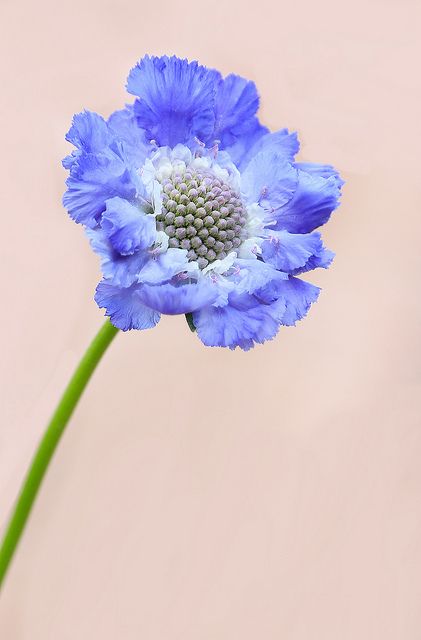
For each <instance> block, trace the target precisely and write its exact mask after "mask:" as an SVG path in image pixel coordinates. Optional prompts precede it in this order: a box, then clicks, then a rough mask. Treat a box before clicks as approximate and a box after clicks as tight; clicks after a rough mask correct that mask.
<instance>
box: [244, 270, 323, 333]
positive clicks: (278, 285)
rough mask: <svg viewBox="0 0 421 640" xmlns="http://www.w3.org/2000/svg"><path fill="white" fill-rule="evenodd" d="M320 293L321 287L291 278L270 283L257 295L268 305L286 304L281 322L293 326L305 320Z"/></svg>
mask: <svg viewBox="0 0 421 640" xmlns="http://www.w3.org/2000/svg"><path fill="white" fill-rule="evenodd" d="M319 293H320V288H319V287H316V286H314V285H313V284H310V283H309V282H305V281H304V280H300V279H299V278H293V277H290V278H289V279H288V280H284V281H282V282H276V281H272V282H270V283H269V284H267V285H266V286H265V287H263V288H262V289H261V290H260V291H257V292H256V294H255V295H256V298H259V299H260V300H261V302H263V303H266V304H270V303H272V302H275V301H282V302H284V303H285V314H284V315H283V317H282V321H281V322H282V324H283V325H286V326H291V325H295V323H296V322H297V321H298V320H301V319H302V318H304V316H305V315H306V314H307V312H308V310H309V308H310V306H311V305H312V304H313V302H316V300H317V298H318V297H319Z"/></svg>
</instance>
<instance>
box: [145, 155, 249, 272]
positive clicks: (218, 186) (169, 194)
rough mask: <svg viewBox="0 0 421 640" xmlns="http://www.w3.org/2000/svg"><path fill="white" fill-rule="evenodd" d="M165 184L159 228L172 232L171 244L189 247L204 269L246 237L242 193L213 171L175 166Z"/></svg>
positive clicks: (170, 235) (245, 214)
mask: <svg viewBox="0 0 421 640" xmlns="http://www.w3.org/2000/svg"><path fill="white" fill-rule="evenodd" d="M162 188H163V206H162V212H161V213H160V214H159V215H157V216H156V221H157V230H158V231H165V233H166V234H167V235H168V236H169V238H170V240H169V243H168V244H169V246H170V247H175V248H181V249H187V251H188V254H187V256H188V258H189V260H195V261H197V263H198V265H199V267H200V268H201V269H204V268H205V267H206V266H207V265H208V264H209V263H211V262H214V261H215V260H218V259H219V260H223V259H224V258H225V257H226V256H227V254H228V253H229V252H230V251H232V250H235V249H237V248H238V247H239V246H240V244H241V243H242V242H243V240H244V239H245V238H246V231H245V224H246V219H247V217H246V216H247V213H246V210H245V207H244V206H243V203H242V201H241V198H240V195H239V194H238V193H237V192H236V191H234V190H233V188H232V187H231V186H230V185H228V184H226V183H225V182H223V181H222V180H220V179H218V178H217V177H216V176H215V175H214V174H213V173H211V172H210V171H203V170H199V169H195V168H193V167H187V168H186V171H185V172H184V173H181V172H180V171H177V170H175V169H174V170H173V172H172V174H171V175H170V176H169V177H167V178H164V179H163V180H162Z"/></svg>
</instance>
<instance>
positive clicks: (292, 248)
mask: <svg viewBox="0 0 421 640" xmlns="http://www.w3.org/2000/svg"><path fill="white" fill-rule="evenodd" d="M262 258H263V260H264V261H265V262H267V263H269V264H271V265H272V266H273V267H274V268H275V269H279V270H280V271H284V272H285V273H291V274H295V273H302V272H303V271H309V270H310V269H315V268H316V266H317V267H325V268H326V267H328V266H329V264H330V263H331V262H332V259H333V254H332V252H331V251H328V250H327V249H325V248H324V247H323V243H322V239H321V236H320V233H318V232H316V231H314V232H313V233H307V234H300V233H289V232H288V231H272V232H270V238H269V239H268V240H265V241H264V242H263V244H262Z"/></svg>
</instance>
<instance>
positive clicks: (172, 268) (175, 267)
mask: <svg viewBox="0 0 421 640" xmlns="http://www.w3.org/2000/svg"><path fill="white" fill-rule="evenodd" d="M192 271H198V267H197V263H195V262H189V260H188V258H187V251H186V250H185V249H172V248H170V249H167V251H165V252H164V253H160V254H158V255H156V256H153V257H151V258H150V259H149V260H148V262H147V263H146V264H145V266H144V267H143V268H142V270H141V271H140V273H139V282H144V283H145V284H153V285H155V284H161V283H164V282H169V280H171V279H172V278H173V277H174V276H176V275H177V274H179V273H188V272H192Z"/></svg>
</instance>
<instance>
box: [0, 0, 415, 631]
mask: <svg viewBox="0 0 421 640" xmlns="http://www.w3.org/2000/svg"><path fill="white" fill-rule="evenodd" d="M420 13H421V12H420V5H419V3H418V2H416V1H415V0H414V1H411V0H399V1H398V0H378V1H375V0H353V2H346V3H345V2H338V1H337V0H319V1H317V2H313V1H310V0H305V1H304V2H279V1H277V2H276V1H275V0H260V1H259V2H256V3H253V4H252V5H250V6H249V8H246V3H245V2H244V0H242V1H241V2H240V0H236V1H228V2H224V3H218V2H213V3H211V2H209V3H199V2H193V1H192V0H184V2H169V1H168V0H162V1H161V2H147V3H146V2H141V0H138V1H136V2H135V1H134V0H130V1H129V0H126V1H121V2H117V1H116V0H94V1H92V0H90V1H86V0H73V1H72V2H61V1H60V2H57V1H53V0H51V1H49V0H38V1H37V2H35V1H30V0H27V1H26V2H18V1H14V2H12V1H11V0H10V1H7V0H2V2H1V4H0V23H1V25H2V36H1V39H0V46H1V49H2V51H1V56H0V64H1V89H2V101H1V106H0V108H1V112H2V114H1V122H2V125H3V127H2V129H3V131H2V135H1V154H0V162H1V165H2V166H1V175H2V184H3V186H2V189H1V199H2V206H1V212H2V217H1V220H2V224H1V238H2V242H1V246H2V250H1V261H2V265H1V266H2V309H3V312H2V315H1V323H2V332H1V338H0V339H1V345H0V349H1V368H2V376H3V378H2V381H1V390H2V395H3V396H4V399H3V402H2V408H1V412H2V416H1V429H0V522H1V523H4V521H5V519H6V518H7V515H8V513H9V510H10V507H11V504H12V502H13V499H14V497H15V495H16V492H17V490H18V487H19V484H20V480H21V477H22V475H23V473H24V470H25V468H26V465H27V463H28V460H29V459H30V456H31V454H32V451H33V449H34V446H35V443H36V441H37V438H38V437H39V435H40V433H41V431H42V429H43V427H44V424H45V422H46V420H47V418H48V416H49V415H50V413H51V411H52V409H53V408H54V405H55V403H56V401H57V398H58V395H59V393H60V391H61V390H62V389H63V386H64V384H65V383H66V381H67V379H68V377H69V374H70V372H71V370H72V368H73V367H74V365H75V363H76V362H77V360H78V358H79V357H80V355H81V354H82V352H83V350H84V348H85V347H86V345H87V343H88V342H89V340H90V339H91V337H92V335H93V334H94V332H95V331H96V330H97V328H98V327H99V326H100V324H101V322H102V314H101V312H100V311H99V310H98V309H97V308H96V306H95V304H94V303H93V301H92V295H93V290H94V287H95V285H96V282H97V280H98V276H99V272H98V265H97V261H96V259H95V257H94V256H93V255H92V254H91V252H90V250H89V248H88V245H87V242H86V241H85V239H84V237H83V235H82V230H81V229H80V228H78V227H77V226H76V225H74V224H73V223H71V221H70V220H69V219H68V218H67V216H66V213H65V212H64V210H63V209H62V207H61V204H60V199H61V195H62V192H63V181H64V177H65V174H64V170H63V169H62V168H61V166H60V160H61V158H62V157H63V156H64V155H65V154H66V153H67V151H68V145H67V144H66V143H65V142H64V140H63V136H64V133H65V132H66V130H67V128H68V126H69V123H70V120H71V117H72V114H73V113H74V112H77V111H80V110H81V109H82V108H83V107H87V108H91V109H94V110H96V111H99V112H100V113H103V114H104V115H107V114H109V113H110V112H111V111H112V110H113V109H115V108H118V107H120V106H121V105H122V104H123V103H124V101H125V100H128V98H127V96H126V95H125V92H124V81H125V77H126V74H127V71H128V69H129V68H130V66H132V65H133V64H134V63H135V62H136V60H137V59H138V58H140V57H141V56H142V55H143V54H144V53H146V52H149V53H165V52H169V53H171V52H175V53H177V54H178V55H181V56H188V57H190V58H198V59H199V60H200V61H201V62H202V63H204V64H207V65H210V66H215V67H217V68H219V69H221V70H222V71H223V72H224V73H229V72H231V71H234V72H236V73H239V74H243V75H245V76H247V77H249V78H252V79H253V80H255V81H256V83H257V85H258V87H259V90H260V93H261V96H262V118H263V120H264V121H265V122H266V123H267V124H268V125H269V126H271V127H272V128H279V127H282V126H288V127H290V128H291V129H297V130H298V132H299V134H300V138H301V141H302V152H301V158H302V159H304V160H313V161H327V162H332V163H334V164H335V165H336V166H337V167H338V168H340V169H341V171H342V172H343V174H344V176H345V178H346V180H347V185H346V188H345V191H344V198H343V205H342V207H341V209H340V210H339V211H338V213H337V214H336V215H335V216H334V218H333V221H332V222H331V224H329V225H328V227H327V228H326V229H325V239H326V241H327V244H328V246H329V247H331V248H332V249H333V250H335V251H336V253H337V258H336V261H335V263H334V266H333V268H332V269H331V270H330V271H328V272H322V273H317V274H314V277H312V279H313V281H314V282H317V283H319V284H321V285H322V287H323V289H324V290H323V294H322V296H321V298H320V302H319V303H318V305H317V306H316V307H314V309H313V310H312V312H311V314H310V317H309V318H308V320H306V321H305V322H303V323H301V324H300V325H299V326H297V328H296V329H287V330H284V331H282V332H281V334H280V336H279V337H278V338H277V340H276V341H273V342H271V343H268V344H266V345H265V346H263V347H258V348H256V349H255V350H254V351H253V352H251V353H246V354H244V353H237V352H235V353H231V352H229V351H223V350H211V349H205V348H204V347H203V346H202V345H201V343H200V342H199V341H198V340H197V339H196V337H194V336H193V335H192V334H191V333H190V332H189V330H188V328H187V326H186V324H185V321H184V319H183V318H182V317H181V318H164V320H163V321H162V322H161V324H160V325H159V326H158V328H157V329H155V330H154V331H150V332H144V333H140V332H139V333H131V334H128V335H119V336H118V337H117V339H116V341H115V343H114V344H113V346H112V348H111V350H110V352H109V353H108V354H107V356H106V358H105V360H104V362H103V364H102V365H101V367H100V369H99V371H98V372H97V374H96V375H95V378H94V379H93V381H92V384H91V385H90V388H89V392H88V393H87V395H86V397H84V399H83V401H82V403H81V404H80V406H79V408H78V410H77V412H76V414H75V416H74V419H73V420H72V423H71V426H70V428H69V430H68V432H67V434H66V436H65V438H64V440H63V442H62V445H61V446H60V449H59V452H58V455H57V456H56V458H55V460H54V463H53V465H52V467H51V469H50V472H49V474H48V477H47V479H46V482H45V484H44V486H43V488H42V492H41V495H40V497H39V500H38V501H37V504H36V508H35V510H34V512H33V516H32V518H31V521H30V527H29V528H28V530H27V532H26V535H25V537H24V540H23V542H22V544H21V546H20V548H19V553H18V555H17V557H16V561H15V562H14V564H13V566H12V568H11V571H10V573H9V576H8V580H7V583H6V585H5V589H4V592H3V594H2V597H1V599H0V637H1V638H2V639H4V640H92V639H98V640H99V639H100V640H116V639H118V640H139V639H142V640H164V639H171V640H175V639H180V640H181V639H182V640H198V639H200V640H214V639H215V638H217V639H218V640H219V639H221V640H225V639H226V640H236V639H238V640H240V639H241V640H256V639H257V638H259V639H260V638H262V639H263V638H264V639H265V640H275V639H276V640H278V639H280V638H282V639H283V640H284V639H285V640H338V639H340V640H357V639H358V640H397V639H399V640H400V639H404V640H418V639H419V638H420V637H421V608H420V601H421V543H420V540H421V500H420V491H421V464H420V457H421V433H420V427H421V425H420V396H421V394H420V377H421V358H420V319H421V296H420V266H421V264H420V263H421V252H420V237H421V190H420V160H419V141H420V133H421V127H420V121H421V118H420V104H419V99H420V74H419V65H418V62H417V61H419V59H420V54H421V50H420V49H421V47H420V38H419V24H420V18H421V15H420Z"/></svg>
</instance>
